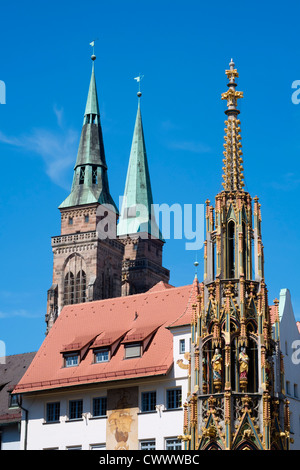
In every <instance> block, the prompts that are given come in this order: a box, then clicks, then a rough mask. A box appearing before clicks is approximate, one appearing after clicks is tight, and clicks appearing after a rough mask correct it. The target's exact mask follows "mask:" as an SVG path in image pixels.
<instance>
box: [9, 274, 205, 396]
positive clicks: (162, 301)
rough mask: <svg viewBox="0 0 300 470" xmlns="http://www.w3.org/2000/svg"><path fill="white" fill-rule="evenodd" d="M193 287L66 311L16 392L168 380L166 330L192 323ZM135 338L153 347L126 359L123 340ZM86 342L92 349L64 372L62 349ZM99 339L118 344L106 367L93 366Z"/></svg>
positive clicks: (170, 358) (169, 340)
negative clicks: (157, 377) (149, 378)
mask: <svg viewBox="0 0 300 470" xmlns="http://www.w3.org/2000/svg"><path fill="white" fill-rule="evenodd" d="M159 284H161V283H159ZM162 284H164V283H162ZM196 284H198V282H197V283H195V281H194V283H193V285H192V286H191V285H188V286H183V287H172V288H169V287H166V286H161V285H160V286H158V289H155V288H154V289H151V291H148V292H146V293H143V294H136V295H131V296H128V297H118V298H113V299H107V300H99V301H94V302H88V303H83V304H77V305H68V306H66V307H64V308H63V310H62V312H61V313H60V315H59V317H58V319H57V320H56V322H55V323H54V325H53V327H52V328H51V330H50V332H49V333H48V335H47V336H46V338H45V340H44V342H43V344H42V345H41V347H40V349H39V351H38V353H37V354H36V356H35V358H34V360H33V361H32V364H31V365H30V367H29V369H28V370H27V372H26V373H25V374H24V376H23V378H22V379H21V381H20V382H19V383H18V385H17V386H16V388H15V390H14V391H15V392H19V393H22V392H31V391H37V390H45V389H53V388H58V387H65V386H70V385H75V384H86V383H92V382H103V381H108V380H120V379H129V378H134V377H143V376H150V375H152V376H153V375H161V374H166V373H167V372H168V371H169V370H170V368H171V366H172V364H173V336H172V333H171V332H170V331H169V330H168V329H167V327H168V326H170V325H171V324H172V323H174V322H175V323H176V326H178V325H180V324H182V325H183V324H186V323H187V322H188V321H190V320H189V318H190V312H191V310H190V308H191V302H192V300H193V298H194V296H195V292H196V290H197V287H196ZM161 287H162V288H161ZM135 334H138V335H139V338H140V339H139V341H143V340H144V339H145V338H146V337H147V338H149V335H152V336H151V341H150V343H148V347H147V348H146V350H145V351H144V353H143V354H142V356H141V357H138V358H131V359H124V347H125V344H123V342H122V338H125V337H126V336H125V335H127V338H130V337H131V338H133V337H134V335H135ZM102 335H103V336H102ZM89 338H90V339H91V338H94V339H95V340H94V343H93V342H91V343H90V344H89V347H88V348H87V350H86V351H85V353H84V355H83V359H82V361H80V362H79V365H78V366H75V367H63V358H62V354H61V351H62V350H63V348H64V347H66V345H72V344H74V343H75V342H76V343H80V345H81V346H82V345H84V344H85V345H86V343H87V341H89ZM101 338H102V339H105V338H106V339H107V341H106V345H107V343H109V344H112V342H113V341H116V340H117V339H120V344H119V347H117V348H115V350H114V353H113V354H112V357H111V359H110V360H109V361H108V362H103V363H97V364H95V363H94V360H93V359H94V358H93V347H94V345H95V344H97V341H98V344H100V343H101ZM108 339H109V341H108ZM104 343H105V341H104ZM104 343H103V342H102V345H104Z"/></svg>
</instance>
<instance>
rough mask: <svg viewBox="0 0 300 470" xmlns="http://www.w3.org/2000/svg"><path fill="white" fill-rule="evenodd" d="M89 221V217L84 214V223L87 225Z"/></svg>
mask: <svg viewBox="0 0 300 470" xmlns="http://www.w3.org/2000/svg"><path fill="white" fill-rule="evenodd" d="M89 220H90V218H89V216H88V215H87V214H86V215H85V216H84V221H85V223H86V224H87V223H88V222H89Z"/></svg>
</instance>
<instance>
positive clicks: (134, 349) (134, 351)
mask: <svg viewBox="0 0 300 470" xmlns="http://www.w3.org/2000/svg"><path fill="white" fill-rule="evenodd" d="M141 355H142V345H141V343H130V344H125V359H131V358H132V357H141Z"/></svg>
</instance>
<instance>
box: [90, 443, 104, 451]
mask: <svg viewBox="0 0 300 470" xmlns="http://www.w3.org/2000/svg"><path fill="white" fill-rule="evenodd" d="M105 449H106V445H105V444H91V445H90V450H105Z"/></svg>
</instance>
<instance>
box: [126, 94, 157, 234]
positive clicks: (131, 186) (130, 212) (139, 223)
mask: <svg viewBox="0 0 300 470" xmlns="http://www.w3.org/2000/svg"><path fill="white" fill-rule="evenodd" d="M138 97H139V100H138V109H137V115H136V120H135V126H134V133H133V139H132V145H131V152H130V159H129V165H128V171H127V178H126V184H125V192H124V198H123V204H122V210H121V216H120V221H119V224H118V236H120V237H124V236H127V235H132V234H137V233H144V234H148V235H150V236H151V237H153V238H158V239H160V240H163V238H162V235H161V233H160V230H159V228H158V226H157V223H156V221H155V216H154V211H153V197H152V189H151V182H150V173H149V167H148V160H147V153H146V145H145V138H144V131H143V124H142V115H141V106H140V97H141V92H140V91H139V92H138Z"/></svg>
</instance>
